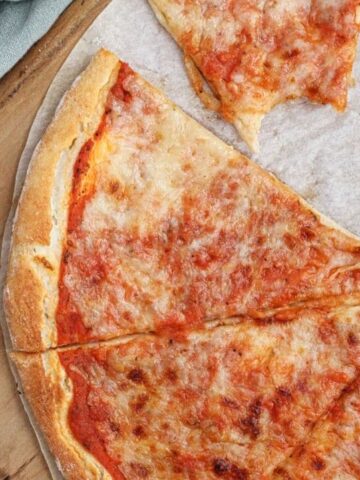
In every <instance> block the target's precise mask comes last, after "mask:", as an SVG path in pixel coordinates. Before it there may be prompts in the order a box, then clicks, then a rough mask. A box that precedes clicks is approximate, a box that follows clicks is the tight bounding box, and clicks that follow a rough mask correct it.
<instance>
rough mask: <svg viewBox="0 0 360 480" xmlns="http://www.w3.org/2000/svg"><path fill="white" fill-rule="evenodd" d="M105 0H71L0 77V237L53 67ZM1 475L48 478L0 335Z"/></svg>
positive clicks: (2, 478)
mask: <svg viewBox="0 0 360 480" xmlns="http://www.w3.org/2000/svg"><path fill="white" fill-rule="evenodd" d="M108 3H110V0H75V1H74V2H73V3H72V4H71V5H70V6H69V7H68V8H67V10H65V12H64V13H63V14H62V15H61V17H60V18H59V19H58V21H57V22H56V24H55V25H54V26H53V27H52V29H51V30H50V31H49V32H48V33H47V34H46V35H45V36H44V37H43V38H42V39H41V40H40V41H39V42H38V43H37V44H36V45H34V47H33V48H32V49H31V50H30V51H29V52H28V53H27V54H26V56H25V57H24V58H23V59H22V60H21V61H20V62H19V63H18V64H17V65H16V66H15V67H14V68H13V69H12V70H11V71H10V72H9V73H8V74H7V75H6V76H5V77H3V78H2V79H1V80H0V124H1V129H0V172H1V173H0V242H1V239H2V235H3V230H4V224H5V220H6V217H7V214H8V211H9V208H10V205H11V199H12V193H13V184H14V178H15V173H16V169H17V165H18V161H19V159H20V155H21V152H22V150H23V148H24V145H25V142H26V138H27V135H28V132H29V129H30V127H31V124H32V121H33V119H34V117H35V114H36V112H37V110H38V108H39V106H40V105H41V102H42V100H43V98H44V96H45V94H46V91H47V89H48V88H49V86H50V84H51V81H52V79H53V78H54V76H55V74H56V72H57V71H58V70H59V68H60V67H61V65H62V63H63V62H64V60H65V59H66V57H67V56H68V54H69V53H70V51H71V49H72V48H73V47H74V45H75V44H76V42H77V40H78V39H79V38H80V36H81V35H82V34H83V33H84V31H85V30H86V29H87V28H88V27H89V25H90V24H91V23H92V22H93V20H94V19H95V18H96V17H97V15H98V14H99V13H100V12H101V11H102V10H103V9H104V8H105V7H106V5H107V4H108ZM0 432H1V435H0V480H10V479H11V480H14V479H15V480H35V479H36V480H49V479H50V475H49V473H48V470H47V468H46V464H45V462H44V460H43V458H42V455H41V452H40V449H39V446H38V444H37V441H36V438H35V435H34V433H33V431H32V429H31V426H30V424H29V422H28V419H27V416H26V414H25V412H24V411H23V407H22V404H21V402H20V400H19V398H18V393H17V390H16V386H15V384H14V380H13V378H12V376H11V374H10V371H9V368H8V364H7V359H6V355H5V352H4V346H3V342H2V337H1V339H0Z"/></svg>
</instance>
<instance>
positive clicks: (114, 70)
mask: <svg viewBox="0 0 360 480" xmlns="http://www.w3.org/2000/svg"><path fill="white" fill-rule="evenodd" d="M154 3H157V2H154ZM158 3H168V2H158ZM173 3H174V4H178V6H180V5H181V4H182V3H185V4H187V3H191V2H180V1H179V2H173ZM200 3H201V2H200ZM208 3H211V2H208ZM224 3H226V2H224ZM229 3H236V2H229ZM243 3H245V2H243ZM249 3H251V2H249ZM270 3H274V4H275V3H279V4H282V3H283V2H270ZM289 3H291V4H295V3H302V2H289ZM320 3H326V2H320ZM328 3H331V4H333V2H328ZM343 3H346V2H343ZM5 307H6V315H7V321H8V325H9V329H10V333H11V338H12V343H13V348H14V352H13V353H12V359H13V361H14V362H15V364H16V367H17V369H18V371H19V374H20V376H21V379H22V384H23V389H24V392H25V395H26V397H27V399H28V400H29V402H30V405H31V407H32V409H33V412H34V414H35V417H36V419H37V422H38V424H39V425H40V427H41V429H42V431H43V433H44V435H45V438H46V439H47V442H48V444H49V447H50V449H51V451H52V453H53V454H54V456H55V457H56V459H57V462H58V466H59V468H60V470H61V472H62V473H63V475H64V477H65V478H66V479H71V480H81V479H84V480H95V479H96V480H100V479H101V480H110V479H113V480H138V479H149V480H210V479H212V480H216V479H224V480H295V479H296V480H313V479H323V480H330V479H332V480H352V479H359V478H360V395H359V383H358V369H359V367H360V240H359V239H358V238H356V237H355V236H353V235H351V234H350V233H348V232H346V231H344V230H343V229H341V228H340V227H338V226H337V225H335V224H334V223H333V222H331V221H330V220H328V219H327V218H325V217H323V216H322V215H320V214H319V213H318V212H316V211H315V210H314V209H313V208H311V207H310V206H309V205H308V204H307V203H305V201H304V200H302V199H301V198H300V197H299V196H297V195H296V194H295V193H294V192H293V191H291V190H290V189H289V188H288V187H286V186H285V185H284V184H282V183H281V182H280V181H279V180H277V179H276V178H275V177H274V176H272V175H271V174H269V173H267V172H266V171H264V170H262V169H261V168H260V167H258V166H257V165H256V164H255V163H253V162H252V161H251V160H249V159H248V158H246V157H244V156H243V155H241V154H240V153H239V152H237V151H236V150H234V149H233V148H232V147H230V146H228V145H226V144H224V143H223V142H222V141H221V140H219V139H218V138H217V137H215V136H214V135H213V134H212V133H210V132H209V131H207V130H206V129H205V128H203V127H202V126H200V125H199V124H198V123H196V122H195V121H194V120H193V119H191V118H190V117H188V116H187V115H186V114H185V113H183V112H182V111H181V110H180V109H179V108H178V107H176V106H175V105H174V104H173V103H171V102H170V101H169V100H167V99H166V98H165V97H164V96H163V94H162V93H161V92H159V91H158V90H156V89H155V88H154V87H152V86H151V85H149V84H148V83H147V82H146V81H144V80H143V79H142V78H141V77H140V76H139V75H137V74H136V73H135V72H134V71H133V70H132V69H131V68H130V67H129V66H128V65H127V64H126V63H123V62H122V61H119V60H118V59H117V58H116V57H115V56H114V55H113V54H112V53H110V52H108V51H105V50H101V51H100V52H99V53H98V54H97V55H96V56H95V57H94V58H93V60H92V61H91V63H90V65H89V66H88V68H87V69H86V70H85V72H84V73H83V74H82V76H81V77H80V79H79V80H78V81H77V82H76V83H75V84H74V86H73V87H72V88H71V90H70V91H69V92H68V93H67V95H66V97H65V99H64V102H63V103H62V105H61V107H60V109H59V110H58V112H57V114H56V116H55V118H54V120H53V121H52V123H51V124H50V126H49V127H48V129H47V131H46V133H45V135H44V137H43V139H42V141H41V143H40V144H39V146H38V148H37V149H36V152H35V154H34V156H33V159H32V161H31V165H30V168H29V171H28V175H27V179H26V182H25V186H24V189H23V192H22V195H21V199H20V202H19V206H18V211H17V215H16V220H15V223H14V229H13V237H12V247H11V254H10V260H9V268H8V275H7V281H6V287H5Z"/></svg>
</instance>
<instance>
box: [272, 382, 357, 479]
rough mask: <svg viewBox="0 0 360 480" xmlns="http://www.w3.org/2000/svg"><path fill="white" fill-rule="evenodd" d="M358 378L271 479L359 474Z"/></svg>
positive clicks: (344, 476)
mask: <svg viewBox="0 0 360 480" xmlns="http://www.w3.org/2000/svg"><path fill="white" fill-rule="evenodd" d="M359 458H360V388H359V381H357V382H355V383H354V384H353V385H351V386H349V388H347V389H345V391H344V393H343V395H342V396H341V399H340V400H339V401H338V402H336V403H335V404H334V405H333V407H332V408H331V409H330V411H329V412H328V414H327V415H326V417H325V418H324V419H323V420H322V421H321V422H319V423H318V425H316V428H315V429H314V430H313V432H312V433H311V435H310V437H309V438H308V439H307V441H306V443H305V444H304V445H302V446H301V447H300V448H298V449H297V450H296V451H295V452H294V454H293V455H292V456H291V458H290V459H289V460H287V461H286V462H285V463H284V464H283V465H281V466H279V467H278V468H277V469H276V470H275V474H274V476H271V479H272V480H314V479H316V478H318V479H323V480H336V479H346V480H357V479H358V478H360V461H359Z"/></svg>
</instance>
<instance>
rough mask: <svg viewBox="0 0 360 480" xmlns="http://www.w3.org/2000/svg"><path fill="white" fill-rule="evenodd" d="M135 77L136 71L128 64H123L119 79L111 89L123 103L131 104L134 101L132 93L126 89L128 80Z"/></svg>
mask: <svg viewBox="0 0 360 480" xmlns="http://www.w3.org/2000/svg"><path fill="white" fill-rule="evenodd" d="M134 75H135V73H134V71H133V70H132V69H131V68H130V67H129V65H128V64H127V63H122V64H121V68H120V70H119V74H118V78H117V80H116V83H115V85H114V86H113V87H112V89H111V93H112V94H113V96H114V97H115V98H116V99H117V100H120V101H122V102H125V103H129V102H130V101H131V100H132V93H131V92H130V90H128V89H127V87H126V80H127V79H128V78H129V77H133V76H134Z"/></svg>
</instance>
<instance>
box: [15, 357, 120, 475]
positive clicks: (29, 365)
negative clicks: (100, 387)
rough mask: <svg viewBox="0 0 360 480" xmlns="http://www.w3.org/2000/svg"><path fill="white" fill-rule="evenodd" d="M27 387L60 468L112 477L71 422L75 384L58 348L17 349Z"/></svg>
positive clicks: (34, 409) (32, 406)
mask: <svg viewBox="0 0 360 480" xmlns="http://www.w3.org/2000/svg"><path fill="white" fill-rule="evenodd" d="M11 359H12V361H13V362H14V363H15V365H16V368H17V370H18V372H19V374H20V378H21V382H22V386H23V391H24V394H25V396H26V398H27V399H28V401H29V404H30V406H31V409H32V411H33V413H34V415H35V417H36V420H37V422H38V423H39V425H41V429H42V432H43V433H44V435H45V437H46V440H47V442H48V445H49V447H50V450H51V452H52V453H53V455H54V456H55V458H56V462H57V465H58V467H59V468H60V471H61V472H62V473H63V475H64V476H65V478H66V479H68V480H111V476H110V475H109V474H108V473H107V471H106V470H105V469H104V467H102V466H101V465H100V464H99V463H98V462H97V461H96V460H95V458H94V457H93V456H92V455H90V454H89V453H88V452H87V451H86V450H85V449H84V448H83V447H82V446H81V445H80V444H79V443H78V442H77V441H76V440H75V438H74V436H73V434H72V433H71V431H70V428H69V426H68V422H67V414H68V408H69V405H70V403H71V400H72V387H71V384H70V382H69V381H68V379H67V377H66V375H65V372H64V369H63V367H62V365H61V364H60V361H59V359H58V355H57V353H56V352H55V351H51V352H47V353H45V354H25V353H24V354H23V353H13V354H12V355H11Z"/></svg>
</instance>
